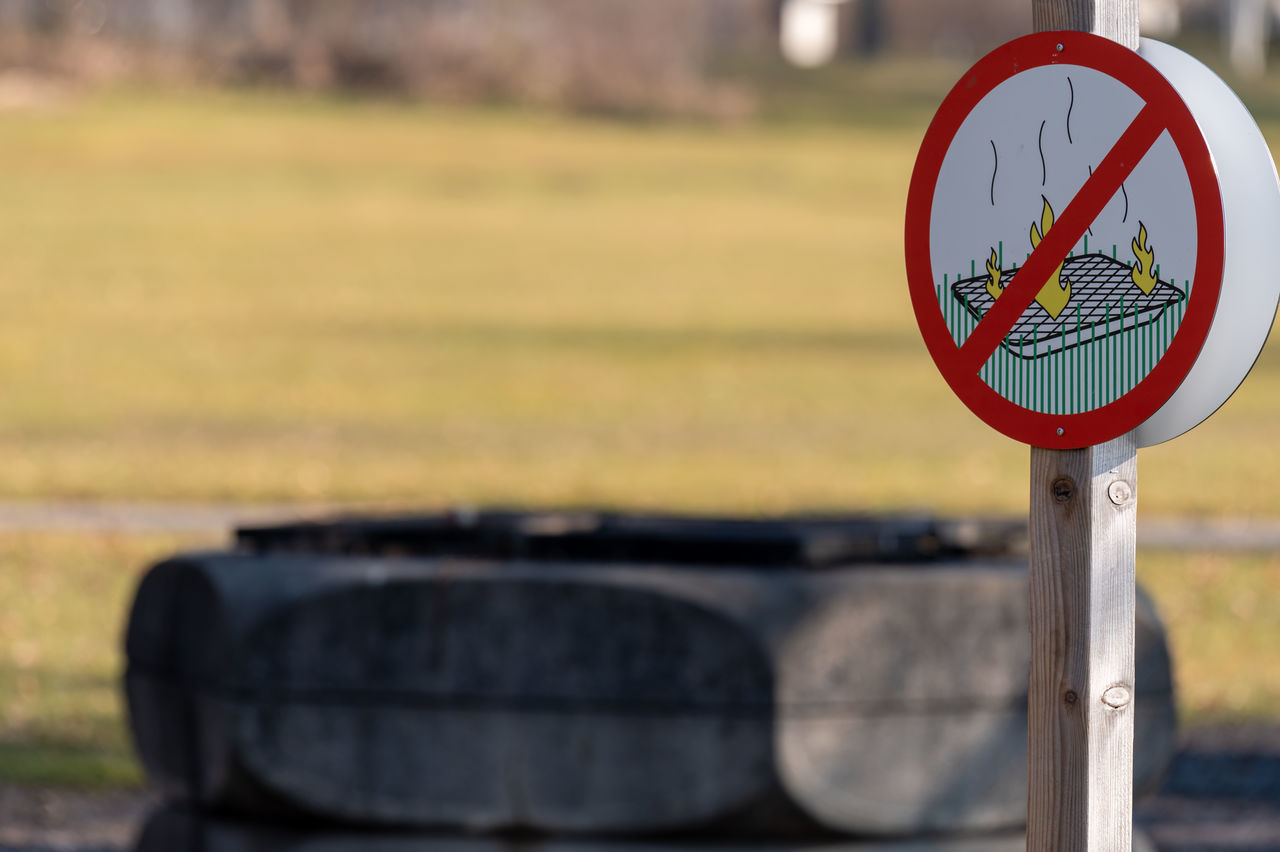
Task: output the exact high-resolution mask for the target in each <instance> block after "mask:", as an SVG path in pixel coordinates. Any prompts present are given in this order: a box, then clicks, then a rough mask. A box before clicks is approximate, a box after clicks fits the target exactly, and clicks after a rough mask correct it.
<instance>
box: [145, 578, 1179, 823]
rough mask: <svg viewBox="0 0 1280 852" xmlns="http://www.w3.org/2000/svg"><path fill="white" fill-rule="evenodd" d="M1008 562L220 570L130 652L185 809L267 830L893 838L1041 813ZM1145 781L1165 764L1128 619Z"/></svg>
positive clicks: (1151, 670)
mask: <svg viewBox="0 0 1280 852" xmlns="http://www.w3.org/2000/svg"><path fill="white" fill-rule="evenodd" d="M1027 636H1028V628H1027V577H1026V570H1025V565H1023V564H1020V563H1019V562H1017V561H1016V560H967V561H965V560H959V561H946V560H943V561H937V562H932V563H928V564H921V565H876V564H868V565H858V566H855V567H849V568H824V569H821V570H798V569H796V570H791V569H777V568H760V567H755V568H733V567H729V566H702V567H672V566H670V565H659V564H650V565H637V564H625V563H624V564H606V563H598V562H563V561H562V562H553V561H542V562H534V561H521V560H513V561H487V560H484V559H476V558H469V559H451V558H428V559H418V558H399V559H395V558H385V557H341V556H326V555H315V554H294V555H271V554H267V555H260V554H246V553H210V554H192V555H185V556H180V557H177V558H175V559H172V560H169V561H167V562H164V563H162V564H160V565H158V566H156V567H155V568H154V569H153V570H152V571H151V572H150V573H149V574H148V575H147V576H146V577H145V578H144V580H143V582H142V583H141V585H140V587H139V590H138V594H137V598H136V601H135V605H134V608H133V612H132V615H131V619H130V624H129V628H128V636H127V641H126V645H127V656H128V671H127V674H126V692H127V696H128V704H129V711H130V719H131V724H132V728H133V732H134V736H135V740H136V742H137V746H138V751H139V754H140V756H141V758H142V760H143V763H144V765H145V766H146V768H147V770H148V772H149V774H150V775H151V777H152V778H153V779H154V780H155V781H156V782H157V783H158V784H159V785H160V786H161V787H162V788H164V789H165V790H166V791H168V793H169V794H170V795H171V796H173V797H175V798H181V799H186V800H189V801H192V802H195V803H196V804H198V805H200V806H201V807H205V808H210V809H216V810H221V811H223V812H228V813H240V814H251V815H257V816H263V817H269V818H281V817H288V816H299V815H303V816H307V817H322V818H326V819H331V820H341V821H346V822H349V823H356V824H364V825H383V826H397V825H399V826H405V825H412V826H430V827H438V828H448V829H466V830H498V829H529V830H535V831H543V832H654V831H672V830H684V829H709V828H711V829H716V830H720V829H725V828H733V829H734V830H736V831H757V832H761V833H763V834H772V835H774V836H791V837H802V836H813V835H816V834H818V833H820V832H832V831H834V832H845V833H850V834H877V835H885V836H891V835H892V836H903V835H912V834H921V833H932V832H948V833H949V832H955V831H1001V830H1012V829H1016V828H1018V827H1020V826H1021V825H1022V824H1023V821H1024V819H1025V808H1026V802H1025V773H1026V756H1025V755H1026V706H1025V701H1026V698H1025V696H1026V679H1027V670H1028V663H1029V659H1028V655H1029V648H1028V638H1027ZM1137 670H1138V679H1137V700H1136V712H1137V724H1136V761H1135V764H1136V765H1135V769H1136V776H1137V778H1136V783H1137V785H1138V787H1139V788H1144V787H1147V786H1150V785H1151V783H1152V782H1153V781H1154V780H1155V779H1156V777H1157V776H1158V774H1159V773H1160V771H1161V770H1162V768H1163V767H1164V766H1165V764H1166V763H1167V762H1168V760H1169V758H1170V756H1171V755H1172V751H1173V736H1174V725H1175V720H1174V710H1173V701H1172V688H1171V683H1170V672H1169V659H1168V654H1167V649H1166V646H1165V641H1164V636H1163V632H1162V630H1161V627H1160V624H1159V622H1158V620H1157V618H1156V616H1155V613H1154V611H1153V610H1152V609H1151V607H1150V604H1149V603H1147V602H1146V601H1145V599H1143V602H1142V604H1141V605H1140V607H1139V617H1138V669H1137Z"/></svg>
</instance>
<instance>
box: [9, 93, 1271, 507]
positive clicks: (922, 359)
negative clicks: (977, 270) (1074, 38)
mask: <svg viewBox="0 0 1280 852" xmlns="http://www.w3.org/2000/svg"><path fill="white" fill-rule="evenodd" d="M924 118H925V114H924V113H923V112H920V111H919V110H918V109H916V108H914V107H911V106H907V107H902V108H901V109H900V111H899V113H897V114H895V115H894V116H891V117H889V118H885V119H884V120H882V121H880V122H878V123H877V124H876V125H874V126H863V125H849V124H843V125H841V124H828V125H821V124H814V123H774V124H765V125H763V126H761V125H753V126H747V127H716V126H701V125H678V126H672V125H661V124H622V123H616V122H615V123H608V122H603V121H591V120H581V119H578V120H574V119H567V118H560V117H555V116H547V115H530V114H520V113H514V112H509V111H498V110H490V111H481V112H466V111H446V110H438V109H430V108H421V107H411V106H401V105H394V104H362V103H346V102H334V101H328V102H317V101H308V102H299V101H294V100H288V99H286V98H284V97H283V96H281V97H275V96H269V95H258V96H254V95H214V94H208V93H188V94H186V95H165V96H160V95H137V94H115V95H100V96H94V97H89V98H86V99H83V100H78V101H73V102H72V103H70V104H69V105H65V106H63V107H61V108H57V109H51V110H48V111H42V112H34V113H33V112H26V113H13V114H7V115H0V186H3V200H4V203H3V204H0V299H3V304H4V305H5V306H6V310H5V311H4V312H3V315H0V377H3V386H4V388H5V393H4V394H3V395H2V396H0V496H41V497H58V496H74V497H104V498H111V497H130V498H138V497H146V498H188V499H199V498H218V499H236V500H255V499H263V500H266V499H270V500H276V499H339V500H374V501H393V502H418V503H440V502H458V501H464V502H465V501H474V502H492V501H501V502H515V503H539V504H566V503H590V504H609V505H629V506H636V505H641V506H665V507H678V508H694V509H731V510H734V511H748V512H752V511H761V512H764V511H774V510H779V509H794V508H801V507H868V508H884V507H929V508H937V509H944V510H949V511H956V510H963V511H970V512H972V511H990V512H1019V511H1022V510H1023V509H1024V508H1025V505H1026V495H1025V487H1024V486H1025V471H1026V465H1027V458H1026V456H1027V454H1026V451H1025V449H1024V448H1023V447H1021V446H1020V445H1016V444H1014V443H1012V442H1011V441H1008V440H1006V439H1004V438H1002V437H1000V436H999V435H996V434H994V433H993V432H991V431H990V430H989V429H988V428H987V427H985V426H984V425H982V424H980V423H979V422H978V421H977V420H976V419H975V418H974V417H972V416H971V415H970V414H968V413H967V412H966V411H965V409H964V408H963V407H962V406H961V405H960V404H959V403H958V402H957V401H955V399H954V398H953V396H952V394H951V392H950V391H949V390H948V389H947V388H946V386H945V385H944V384H943V382H942V381H941V380H940V379H939V377H938V376H937V374H936V371H935V369H934V367H933V366H932V363H931V362H930V361H929V359H928V357H927V356H926V354H925V352H924V349H923V346H922V344H921V343H920V342H919V339H918V335H917V332H916V330H915V322H914V319H913V317H912V315H911V311H910V307H909V305H908V301H907V295H906V289H905V285H904V281H903V273H902V255H903V248H902V244H903V235H902V233H901V222H902V209H903V196H904V193H905V187H906V183H907V180H908V178H909V175H910V170H911V164H912V160H913V157H914V152H915V146H916V144H917V142H918V140H919V136H920V134H921V132H922V122H923V121H924ZM891 119H892V120H891ZM1278 391H1280V359H1277V357H1276V356H1274V355H1272V354H1270V352H1268V353H1267V354H1264V356H1263V358H1262V361H1261V362H1260V363H1259V365H1258V368H1257V370H1256V371H1255V374H1254V375H1253V376H1252V377H1251V379H1250V381H1249V382H1248V384H1246V386H1245V387H1244V388H1243V389H1242V391H1241V392H1240V394H1239V395H1238V397H1237V398H1236V399H1234V400H1232V402H1231V403H1229V405H1228V406H1227V407H1226V409H1225V410H1224V411H1223V412H1222V413H1221V414H1220V415H1219V416H1217V417H1215V418H1214V419H1213V420H1212V421H1210V422H1209V423H1208V424H1207V425H1206V426H1205V427H1203V428H1202V429H1200V430H1197V431H1196V432H1195V433H1194V434H1192V435H1190V436H1188V437H1186V438H1184V439H1182V440H1180V441H1177V442H1175V443H1174V444H1171V445H1169V446H1167V447H1161V448H1155V449H1152V450H1148V451H1146V452H1145V453H1144V463H1143V466H1142V482H1141V485H1142V488H1141V494H1142V505H1143V508H1144V511H1146V512H1151V513H1155V514H1165V515H1167V514H1182V513H1196V514H1216V515H1222V514H1229V515H1240V514H1244V515H1276V514H1280V489H1276V488H1274V487H1272V478H1273V477H1272V470H1274V469H1275V465H1276V462H1277V461H1278V459H1277V449H1276V443H1275V442H1274V440H1273V437H1272V436H1273V431H1272V423H1273V422H1274V416H1275V414H1276V412H1277V409H1278V407H1280V393H1278ZM1189 483H1194V487H1189V486H1188V484H1189Z"/></svg>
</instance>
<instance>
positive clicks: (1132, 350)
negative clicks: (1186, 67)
mask: <svg viewBox="0 0 1280 852" xmlns="http://www.w3.org/2000/svg"><path fill="white" fill-rule="evenodd" d="M1159 47H1161V48H1163V47H1164V46H1159ZM1046 48H1048V49H1047V50H1046ZM1169 50H1172V49H1169ZM1067 51H1070V52H1071V54H1072V60H1071V61H1070V62H1069V63H1067V62H1062V61H1061V59H1059V58H1058V56H1059V55H1060V54H1062V53H1064V52H1067ZM1155 53H1157V54H1160V56H1161V59H1162V63H1163V65H1165V66H1170V65H1173V66H1177V65H1179V64H1180V62H1181V60H1170V58H1169V56H1168V55H1167V54H1162V53H1161V51H1159V50H1156V51H1155ZM1178 55H1179V56H1181V57H1183V58H1184V59H1186V60H1189V61H1190V62H1192V63H1194V60H1190V58H1189V57H1186V56H1185V54H1178ZM1196 65H1197V66H1198V63H1196ZM1198 67H1199V68H1201V69H1203V66H1198ZM1175 70H1177V69H1176V68H1175ZM1203 73H1210V72H1208V71H1207V69H1204V72H1203ZM1210 76H1212V75H1211V74H1210ZM1213 79H1215V80H1216V78H1213ZM1219 83H1220V81H1219ZM1215 97H1217V98H1218V99H1219V100H1220V99H1221V98H1220V97H1219V96H1218V94H1217V93H1215ZM1237 103H1238V102H1237ZM1240 109H1241V110H1243V108H1242V107H1241V108H1240ZM1245 119H1246V120H1247V121H1248V122H1249V124H1250V126H1252V127H1253V130H1254V135H1255V137H1257V138H1258V139H1260V134H1258V133H1257V131H1256V125H1252V121H1251V119H1248V117H1247V113H1246V114H1245ZM1232 123H1233V124H1238V121H1235V122H1232ZM1202 126H1203V122H1202V121H1199V120H1198V119H1197V116H1196V115H1194V114H1193V111H1192V110H1191V108H1190V107H1189V106H1188V105H1187V103H1186V102H1185V101H1184V100H1183V98H1182V97H1181V96H1180V94H1179V91H1178V90H1176V89H1175V88H1174V87H1173V86H1172V85H1171V84H1170V83H1169V81H1168V80H1167V79H1166V75H1165V73H1164V72H1163V71H1162V70H1160V69H1157V68H1156V67H1155V66H1154V65H1152V64H1151V63H1148V62H1146V61H1145V60H1144V59H1142V58H1140V57H1139V56H1138V54H1135V53H1134V52H1132V51H1130V50H1128V49H1127V48H1124V47H1121V46H1119V45H1117V44H1115V43H1113V42H1110V41H1107V40H1106V39H1102V38H1100V37H1097V36H1091V35H1088V34H1084V33H1050V34H1039V35H1036V36H1028V37H1025V38H1023V39H1019V40H1017V41H1015V42H1011V43H1010V44H1008V45H1005V46H1004V47H1002V48H1000V49H998V50H997V51H995V52H994V53H992V54H991V55H989V56H988V57H986V58H985V59H984V60H982V61H981V62H979V63H978V65H977V66H975V67H974V69H973V70H972V71H971V72H970V73H969V74H968V75H966V77H965V78H964V79H963V80H962V81H961V82H960V83H959V84H958V85H957V86H956V88H955V89H954V90H953V91H952V93H951V95H949V96H948V98H947V100H946V101H945V102H944V104H943V107H942V108H941V109H940V110H939V112H938V116H937V117H936V118H935V119H934V123H933V125H931V127H930V129H929V133H928V134H926V138H925V142H924V144H923V145H922V147H921V153H920V157H919V159H918V160H917V164H916V170H915V173H914V175H913V177H912V185H911V192H910V195H909V197H908V208H907V252H908V254H907V267H908V282H909V285H910V287H911V295H912V303H913V306H914V308H915V310H916V315H917V318H918V320H919V322H920V326H921V331H922V332H923V334H924V336H925V340H926V343H927V344H928V345H929V348H930V352H931V353H932V354H933V356H934V359H935V361H936V362H937V363H938V365H939V367H940V368H941V369H942V372H943V375H944V377H946V379H947V381H948V382H949V383H950V384H951V386H952V387H953V389H955V390H956V392H957V393H958V394H959V395H960V397H961V399H962V400H964V401H965V402H966V403H967V404H968V405H969V406H970V408H971V409H973V410H974V411H975V413H977V414H978V415H979V416H980V417H982V418H983V419H984V420H986V421H987V422H988V423H990V424H991V425H993V426H995V427H996V428H998V429H1000V430H1001V431H1003V432H1005V433H1006V434H1008V435H1010V436H1011V437H1015V438H1017V439H1019V440H1023V441H1025V442H1027V443H1032V444H1037V445H1040V446H1046V447H1063V448H1065V447H1072V446H1087V445H1089V444H1094V443H1102V442H1103V441H1107V440H1110V439H1112V438H1115V437H1118V436H1119V435H1121V434H1124V433H1125V432H1128V431H1130V430H1134V429H1138V430H1139V441H1140V443H1144V444H1145V443H1155V442H1157V441H1156V440H1151V441H1143V440H1142V431H1141V427H1144V425H1145V424H1147V422H1148V421H1151V420H1153V419H1154V420H1156V421H1157V423H1156V426H1154V427H1152V428H1151V429H1150V430H1149V433H1150V434H1151V435H1154V436H1157V440H1165V439H1167V438H1168V437H1172V436H1173V434H1178V433H1179V432H1181V431H1185V430H1186V429H1187V428H1190V427H1191V426H1193V425H1195V423H1196V422H1199V420H1200V419H1203V418H1204V417H1205V416H1208V414H1209V413H1211V411H1212V410H1213V408H1216V407H1217V405H1218V404H1220V403H1221V401H1222V399H1225V396H1224V397H1222V398H1221V399H1218V400H1217V402H1216V403H1213V404H1212V407H1211V408H1209V409H1208V410H1207V411H1200V412H1198V413H1194V412H1193V413H1190V414H1189V413H1188V412H1187V411H1186V410H1185V409H1186V406H1185V405H1184V404H1183V402H1185V401H1183V402H1179V401H1178V399H1177V397H1178V395H1179V392H1180V389H1181V388H1182V386H1183V384H1184V383H1185V380H1186V379H1187V377H1188V374H1189V373H1193V372H1194V371H1193V366H1194V365H1196V364H1197V358H1198V356H1199V354H1200V351H1201V347H1202V345H1203V344H1204V343H1205V340H1206V337H1207V336H1208V333H1209V329H1210V326H1211V324H1212V322H1213V320H1214V316H1215V311H1216V310H1217V309H1218V303H1219V293H1220V290H1221V285H1222V280H1223V278H1222V273H1223V255H1224V246H1223V243H1224V204H1225V202H1224V194H1223V193H1222V192H1221V191H1220V188H1219V184H1218V171H1217V170H1216V169H1215V164H1214V155H1213V153H1211V151H1210V148H1209V145H1208V144H1207V142H1206V139H1205V136H1204V134H1203V133H1202V132H1201V127H1202ZM1246 135H1247V134H1246ZM1254 148H1255V150H1253V151H1251V152H1249V154H1250V156H1248V157H1245V158H1244V159H1246V160H1248V161H1249V162H1250V163H1255V164H1256V162H1257V161H1258V150H1257V149H1260V150H1261V152H1262V154H1261V156H1262V157H1263V158H1265V164H1266V166H1267V173H1268V174H1269V175H1270V177H1271V180H1270V184H1271V188H1270V191H1269V194H1268V195H1267V197H1266V198H1264V199H1263V203H1261V204H1260V205H1259V204H1255V205H1254V206H1255V207H1260V208H1261V209H1262V210H1263V213H1264V214H1265V215H1264V218H1268V219H1271V218H1274V221H1275V222H1276V223H1277V228H1278V229H1280V186H1277V185H1276V183H1275V178H1274V167H1272V166H1271V164H1270V155H1269V153H1268V152H1267V150H1266V146H1265V143H1261V144H1260V145H1255V146H1254ZM1250 180H1251V182H1252V183H1253V184H1257V183H1258V181H1257V180H1256V175H1253V176H1252V177H1251V178H1250ZM1266 183H1267V182H1266V181H1262V184H1263V186H1264V187H1265V186H1266ZM1227 197H1231V196H1230V195H1229V194H1228V195H1227ZM1236 218H1239V217H1236ZM1024 258H1025V261H1024V260H1023V259H1024ZM1267 289H1270V290H1271V291H1272V293H1273V295H1272V296H1271V298H1270V307H1271V313H1272V314H1274V310H1275V301H1276V297H1278V296H1280V283H1270V284H1268V285H1267ZM1250 310H1251V311H1253V312H1254V313H1255V314H1256V311H1257V300H1256V299H1255V300H1253V305H1252V307H1251V308H1250ZM1219 313H1220V311H1219ZM1255 320H1256V317H1255ZM1256 325H1257V322H1256V321H1255V322H1254V326H1256ZM1268 325H1269V323H1268ZM1250 336H1251V337H1252V338H1256V337H1257V333H1256V328H1255V330H1254V331H1253V332H1251V334H1250ZM1264 339H1265V331H1264V332H1263V335H1262V340H1264ZM1260 346H1261V340H1258V347H1259V348H1260ZM1254 354H1255V355H1256V351H1255V353H1254ZM1252 360H1253V359H1252V357H1250V358H1249V359H1248V362H1249V363H1250V364H1251V363H1252ZM1247 366H1248V365H1245V367H1244V368H1243V369H1244V370H1245V371H1247ZM1232 369H1238V367H1236V366H1233V367H1232ZM1202 372H1203V371H1202ZM1228 372H1230V370H1228ZM1241 378H1243V373H1240V374H1239V375H1238V376H1237V378H1236V383H1237V384H1238V382H1239V380H1240V379H1241ZM1193 384H1194V383H1193ZM1233 388H1234V385H1232V386H1231V388H1229V389H1227V391H1226V393H1227V394H1229V393H1230V390H1231V389H1233ZM1197 394H1198V395H1202V394H1201V392H1200V391H1199V390H1197ZM1210 396H1212V394H1210ZM1171 400H1172V401H1173V402H1175V403H1177V404H1174V405H1173V406H1172V409H1173V413H1172V414H1168V413H1167V410H1168V409H1169V408H1170V404H1171ZM1201 407H1203V406H1201ZM1157 412H1166V413H1165V416H1164V417H1163V421H1161V418H1160V417H1155V418H1153V415H1156V414H1157ZM1190 418H1196V419H1193V420H1192V419H1190ZM1188 420H1190V422H1188ZM1173 429H1176V430H1177V431H1172V430H1173ZM1171 431H1172V434H1168V433H1170V432H1171Z"/></svg>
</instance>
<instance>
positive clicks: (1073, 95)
mask: <svg viewBox="0 0 1280 852" xmlns="http://www.w3.org/2000/svg"><path fill="white" fill-rule="evenodd" d="M1067 86H1068V87H1069V88H1070V89H1071V103H1069V104H1067V144H1068V145H1074V144H1076V143H1075V141H1074V140H1073V139H1072V138H1071V110H1072V109H1074V108H1075V105H1076V86H1075V83H1072V82H1071V78H1070V77H1068V78H1067Z"/></svg>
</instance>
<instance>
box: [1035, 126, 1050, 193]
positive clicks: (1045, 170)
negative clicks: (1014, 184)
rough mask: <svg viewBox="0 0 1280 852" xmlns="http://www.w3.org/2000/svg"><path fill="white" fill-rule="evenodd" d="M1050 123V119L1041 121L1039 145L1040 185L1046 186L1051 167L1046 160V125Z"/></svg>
mask: <svg viewBox="0 0 1280 852" xmlns="http://www.w3.org/2000/svg"><path fill="white" fill-rule="evenodd" d="M1048 123H1049V119H1047V118H1046V119H1045V120H1044V121H1042V122H1040V139H1039V140H1038V141H1037V143H1036V144H1037V145H1038V146H1039V148H1040V185H1041V186H1044V185H1045V183H1047V182H1048V180H1049V167H1048V166H1047V165H1045V162H1044V126H1045V125H1046V124H1048Z"/></svg>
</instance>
